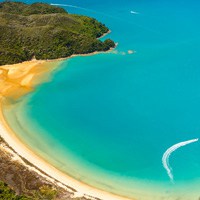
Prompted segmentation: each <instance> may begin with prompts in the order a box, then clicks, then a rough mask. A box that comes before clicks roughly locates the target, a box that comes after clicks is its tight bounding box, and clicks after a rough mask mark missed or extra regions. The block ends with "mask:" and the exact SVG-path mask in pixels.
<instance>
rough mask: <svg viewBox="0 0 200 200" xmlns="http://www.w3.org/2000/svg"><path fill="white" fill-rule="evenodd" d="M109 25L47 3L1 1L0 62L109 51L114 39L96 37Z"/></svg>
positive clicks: (8, 62)
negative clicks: (29, 3)
mask: <svg viewBox="0 0 200 200" xmlns="http://www.w3.org/2000/svg"><path fill="white" fill-rule="evenodd" d="M108 31H109V30H108V28H107V27H106V26H105V25H103V24H102V23H100V22H98V21H97V20H95V19H93V18H90V17H86V16H79V15H72V14H68V13H67V12H66V11H65V10H64V9H62V8H59V7H55V6H51V5H48V4H44V3H34V4H31V5H28V4H24V3H21V2H2V3H0V65H4V64H13V63H18V62H22V61H26V60H30V59H32V58H33V57H34V56H35V57H36V59H56V58H63V57H68V56H70V55H72V54H86V53H92V52H94V51H107V50H109V49H110V48H112V47H114V46H115V44H114V42H113V41H112V40H110V39H107V40H105V41H104V42H102V41H100V40H98V39H97V38H98V37H100V36H102V35H103V34H104V33H107V32H108Z"/></svg>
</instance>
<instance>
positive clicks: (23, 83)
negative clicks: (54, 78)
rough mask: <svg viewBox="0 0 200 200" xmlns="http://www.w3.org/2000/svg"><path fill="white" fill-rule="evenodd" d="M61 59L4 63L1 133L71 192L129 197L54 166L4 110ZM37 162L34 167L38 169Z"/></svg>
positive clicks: (117, 199) (0, 78) (0, 90)
mask: <svg viewBox="0 0 200 200" xmlns="http://www.w3.org/2000/svg"><path fill="white" fill-rule="evenodd" d="M59 63H60V62H58V61H37V60H32V61H27V62H23V63H20V64H15V65H5V66H0V135H1V137H2V138H3V139H4V140H5V141H6V142H7V143H8V145H9V146H10V147H12V149H13V150H14V151H15V152H16V154H17V155H20V156H21V157H23V158H25V159H26V160H28V161H29V162H30V163H32V164H33V166H37V168H38V169H40V170H41V171H43V172H45V173H41V172H38V173H40V175H42V176H43V177H44V178H46V179H48V180H50V181H52V182H55V181H58V182H59V183H60V185H61V186H62V187H63V188H65V189H66V190H70V191H71V192H72V191H73V193H74V197H83V196H84V197H89V198H91V197H93V198H100V199H106V200H108V199H109V200H120V199H121V200H125V199H127V198H123V197H119V196H115V195H113V194H110V193H107V192H104V191H101V190H98V189H95V188H92V187H91V186H88V185H86V184H84V183H81V182H79V181H77V180H75V179H73V178H71V177H69V176H67V175H66V174H64V173H62V172H61V171H59V170H58V169H56V168H54V167H53V166H52V165H50V164H49V163H47V162H46V161H44V160H43V159H42V158H41V157H40V156H39V155H36V154H35V153H34V152H33V151H31V150H30V149H29V148H28V147H27V146H26V145H25V144H24V143H23V142H21V141H20V140H19V138H18V137H17V134H15V133H14V131H13V130H12V129H11V128H10V127H9V126H8V123H7V121H6V119H5V117H4V114H3V110H4V109H5V108H6V106H9V104H12V103H13V101H14V102H15V101H16V100H18V99H19V98H20V97H22V96H23V95H25V94H27V93H29V92H31V91H33V90H34V87H36V85H38V84H40V83H43V82H45V81H49V80H50V78H51V74H52V72H54V71H55V70H57V69H58V66H59ZM33 166H32V167H31V170H36V171H38V170H37V168H36V167H33ZM70 188H73V189H74V190H71V189H70ZM74 191H76V192H74Z"/></svg>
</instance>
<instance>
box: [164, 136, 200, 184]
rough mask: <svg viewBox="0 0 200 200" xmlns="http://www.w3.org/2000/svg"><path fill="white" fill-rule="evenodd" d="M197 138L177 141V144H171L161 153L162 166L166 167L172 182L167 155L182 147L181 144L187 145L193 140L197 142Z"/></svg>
mask: <svg viewBox="0 0 200 200" xmlns="http://www.w3.org/2000/svg"><path fill="white" fill-rule="evenodd" d="M198 140H199V139H198V138H197V139H193V140H187V141H184V142H180V143H177V144H175V145H173V146H171V147H170V148H169V149H167V151H165V153H164V154H163V157H162V163H163V167H164V168H165V169H166V171H167V174H168V176H169V178H170V180H171V181H172V182H173V181H174V177H173V174H172V168H171V167H170V164H169V157H170V155H171V153H173V152H174V151H176V150H177V149H178V148H180V147H183V146H185V145H188V144H190V143H193V142H197V141H198Z"/></svg>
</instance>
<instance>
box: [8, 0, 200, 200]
mask: <svg viewBox="0 0 200 200" xmlns="http://www.w3.org/2000/svg"><path fill="white" fill-rule="evenodd" d="M26 2H28V3H31V2H32V1H26ZM45 2H48V3H54V4H65V6H64V5H63V8H66V9H67V10H68V11H69V12H70V13H77V14H84V15H88V16H92V17H95V18H96V19H98V20H100V21H101V22H103V23H105V24H106V25H107V26H108V27H109V28H110V29H111V31H112V32H111V34H109V35H108V36H106V37H105V38H107V37H109V38H111V39H113V40H114V41H115V42H118V46H117V48H116V49H115V50H114V51H113V52H111V53H106V54H105V53H103V54H98V55H93V56H87V57H81V56H79V57H74V58H71V59H68V60H66V61H64V62H62V63H61V66H60V70H58V71H57V72H56V73H55V74H54V76H53V78H52V81H51V82H48V83H45V84H42V85H40V86H39V87H37V88H36V90H35V91H34V92H33V93H32V94H30V95H28V96H26V97H25V98H23V100H24V102H25V103H24V104H23V105H21V106H18V107H17V106H16V107H15V108H14V109H15V111H16V110H17V112H15V114H16V115H17V119H18V121H19V122H20V123H21V124H23V127H24V132H20V133H18V134H19V137H20V138H21V140H23V141H24V142H25V143H26V144H27V145H28V146H30V148H32V149H33V150H34V151H36V152H37V153H39V154H40V155H41V156H43V157H44V158H45V159H46V160H48V161H49V162H50V163H52V164H53V165H54V166H56V167H57V168H59V169H60V170H62V171H63V172H65V173H67V174H68V175H70V176H72V177H74V178H76V179H77V180H80V181H82V182H84V183H87V184H89V185H92V186H95V187H97V188H100V189H103V190H106V191H109V192H113V193H115V194H118V195H122V196H127V197H129V198H130V199H131V198H133V197H136V198H137V199H141V200H150V199H153V200H156V199H172V200H173V199H174V200H175V199H190V200H198V199H199V197H200V189H199V185H200V154H199V153H200V142H195V143H191V144H188V145H186V146H183V147H181V148H179V149H177V150H176V151H174V152H173V153H172V154H171V156H170V158H169V162H170V166H171V168H172V171H171V172H172V173H173V175H174V182H173V183H172V181H170V178H169V176H168V174H167V172H166V169H165V168H164V167H163V163H162V156H163V154H164V152H165V151H166V150H167V149H168V148H169V147H171V146H172V145H174V144H177V143H179V142H183V141H187V140H191V139H195V138H199V137H200V21H199V19H200V12H199V10H200V2H199V1H196V0H190V1H189V0H176V1H172V0H169V1H166V0H131V1H130V0H123V1H121V0H115V1H113V0H101V1H94V0H85V1H80V0H62V1H61V0H47V1H45ZM103 39H104V38H103ZM131 51H135V53H134V54H130V52H131ZM9 112H10V113H11V114H12V112H14V110H10V111H9Z"/></svg>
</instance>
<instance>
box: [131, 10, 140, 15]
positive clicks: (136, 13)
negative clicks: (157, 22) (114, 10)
mask: <svg viewBox="0 0 200 200" xmlns="http://www.w3.org/2000/svg"><path fill="white" fill-rule="evenodd" d="M130 13H131V14H135V15H138V14H139V12H135V11H132V10H131V12H130Z"/></svg>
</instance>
